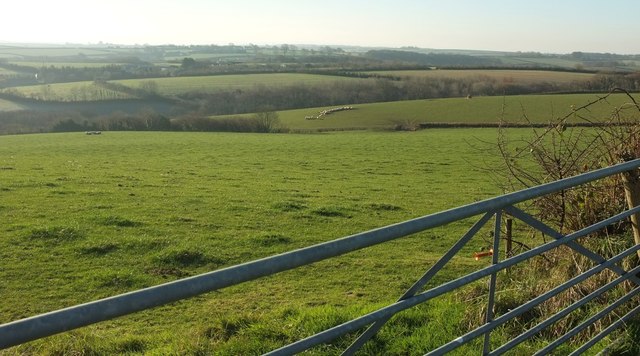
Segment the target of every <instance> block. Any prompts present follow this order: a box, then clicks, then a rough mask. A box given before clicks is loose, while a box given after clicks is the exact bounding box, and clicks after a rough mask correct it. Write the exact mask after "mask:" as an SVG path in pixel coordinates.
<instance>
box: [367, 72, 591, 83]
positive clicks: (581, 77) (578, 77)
mask: <svg viewBox="0 0 640 356" xmlns="http://www.w3.org/2000/svg"><path fill="white" fill-rule="evenodd" d="M368 73H373V74H381V75H391V76H398V77H418V78H455V79H462V78H478V77H488V78H491V79H494V80H496V81H498V82H500V83H513V84H521V85H528V84H534V83H540V82H550V83H558V84H567V83H571V82H574V81H578V82H580V81H587V80H589V79H592V78H593V77H594V76H595V74H590V73H573V72H559V71H540V70H490V69H468V70H455V69H438V70H411V71H407V70H400V71H375V72H368Z"/></svg>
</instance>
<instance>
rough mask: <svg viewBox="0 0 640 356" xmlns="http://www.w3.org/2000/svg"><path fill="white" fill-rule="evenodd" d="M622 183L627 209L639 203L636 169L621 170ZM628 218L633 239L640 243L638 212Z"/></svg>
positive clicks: (639, 181) (639, 190) (638, 184)
mask: <svg viewBox="0 0 640 356" xmlns="http://www.w3.org/2000/svg"><path fill="white" fill-rule="evenodd" d="M622 185H623V186H624V197H625V200H626V201H627V206H628V207H629V209H631V208H634V207H636V206H637V205H640V177H639V176H638V170H637V169H634V170H632V171H626V172H623V173H622ZM629 219H630V220H631V229H632V230H633V240H634V242H635V243H636V245H637V244H640V225H639V223H640V214H633V215H631V216H630V217H629ZM638 257H639V258H640V251H638Z"/></svg>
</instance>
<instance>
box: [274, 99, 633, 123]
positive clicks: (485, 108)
mask: <svg viewBox="0 0 640 356" xmlns="http://www.w3.org/2000/svg"><path fill="white" fill-rule="evenodd" d="M635 97H636V99H637V100H640V95H638V94H635ZM597 98H598V95H596V94H562V95H517V96H505V97H474V98H473V99H466V98H450V99H429V100H411V101H397V102H388V103H374V104H359V105H353V108H354V110H348V111H340V112H336V113H333V114H331V115H326V116H324V118H323V119H322V120H307V119H305V117H307V116H314V115H317V114H318V112H319V111H321V110H325V109H329V108H331V107H321V108H309V109H299V110H287V111H281V112H279V115H280V119H281V121H282V123H283V124H284V126H286V127H289V128H290V129H293V130H311V131H313V130H325V129H339V130H340V129H353V128H364V129H387V128H390V127H392V126H394V125H396V124H403V123H476V124H480V123H497V122H500V119H501V118H503V119H505V120H506V121H509V122H522V119H523V115H525V114H526V116H527V117H528V118H529V119H530V120H531V121H533V122H541V123H545V122H548V121H550V120H552V119H553V118H557V117H562V116H564V115H567V114H569V113H571V112H572V109H571V107H572V105H573V106H575V107H580V106H581V105H584V104H586V103H588V102H590V101H593V100H595V99H597ZM626 102H628V98H627V97H626V96H624V95H614V96H612V97H611V98H610V100H609V103H610V104H598V105H595V106H593V107H591V110H590V112H583V113H582V114H583V115H585V116H586V117H587V118H589V119H592V120H595V121H600V120H605V119H607V118H609V116H610V114H611V112H612V110H613V108H614V106H617V105H621V104H623V103H626ZM569 120H570V121H573V120H576V121H578V120H577V119H575V118H569Z"/></svg>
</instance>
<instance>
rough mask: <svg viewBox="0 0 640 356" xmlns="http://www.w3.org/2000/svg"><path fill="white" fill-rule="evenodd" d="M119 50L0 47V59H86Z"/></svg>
mask: <svg viewBox="0 0 640 356" xmlns="http://www.w3.org/2000/svg"><path fill="white" fill-rule="evenodd" d="M120 51H121V50H119V49H108V48H89V47H82V48H77V47H13V46H0V58H33V57H68V56H77V55H79V54H83V55H85V56H88V57H94V56H98V57H100V56H104V55H109V54H111V55H113V54H117V53H118V52H120Z"/></svg>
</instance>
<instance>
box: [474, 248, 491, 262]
mask: <svg viewBox="0 0 640 356" xmlns="http://www.w3.org/2000/svg"><path fill="white" fill-rule="evenodd" d="M486 256H493V249H491V250H489V251H486V252H475V253H474V254H473V258H475V259H476V261H478V260H480V258H482V257H486Z"/></svg>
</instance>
